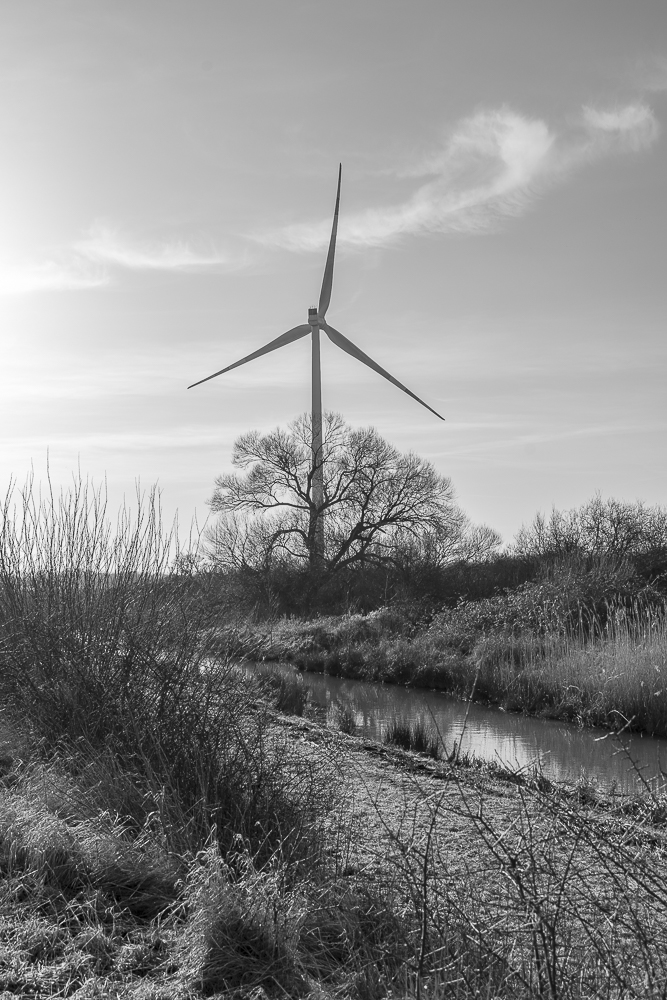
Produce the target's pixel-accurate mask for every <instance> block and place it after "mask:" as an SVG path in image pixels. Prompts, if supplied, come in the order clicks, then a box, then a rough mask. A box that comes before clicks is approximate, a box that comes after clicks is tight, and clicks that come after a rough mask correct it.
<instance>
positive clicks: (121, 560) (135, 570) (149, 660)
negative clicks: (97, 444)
mask: <svg viewBox="0 0 667 1000" xmlns="http://www.w3.org/2000/svg"><path fill="white" fill-rule="evenodd" d="M0 519H1V520H0V625H1V626H2V645H1V646H0V695H1V696H2V698H3V700H4V703H5V704H6V705H7V706H8V708H9V709H10V711H11V712H12V713H13V715H14V717H15V718H18V719H21V720H22V723H23V724H24V725H25V726H27V727H29V729H30V731H31V733H32V737H33V739H34V741H35V742H37V743H40V745H41V746H42V747H43V750H44V753H45V754H52V753H53V752H55V751H58V752H59V753H60V754H61V758H62V760H63V761H66V762H67V766H68V767H69V769H70V771H71V772H72V773H77V774H78V775H79V782H80V783H81V782H83V783H84V784H85V783H88V785H89V786H90V788H91V790H92V789H95V788H98V787H99V786H100V783H102V784H106V785H107V786H108V787H107V789H106V791H105V793H104V794H105V795H106V796H109V795H111V797H112V799H115V802H116V804H117V806H118V807H119V811H121V812H123V813H124V814H131V815H132V817H133V820H134V822H135V824H136V825H137V827H138V828H140V827H141V826H142V824H143V822H144V821H145V817H146V816H147V815H148V814H155V815H157V816H158V817H159V819H160V822H161V824H162V827H163V829H164V831H165V836H166V837H167V840H168V842H169V843H170V845H171V847H172V848H173V849H174V850H176V851H182V850H184V849H186V848H188V849H195V850H196V849H198V848H199V847H200V846H201V845H202V844H204V843H206V842H207V841H208V838H209V835H210V831H211V830H212V829H215V830H216V836H217V839H218V842H219V845H220V848H221V850H222V851H223V853H224V852H225V851H228V850H230V849H231V848H232V847H233V845H234V844H235V843H236V841H237V839H238V838H239V837H241V838H242V840H243V842H244V843H246V844H247V845H248V849H249V850H250V851H251V853H254V854H256V855H257V856H258V857H262V858H268V857H271V856H272V855H273V853H274V852H275V851H277V850H279V851H281V852H283V853H285V852H286V853H287V855H289V857H290V858H296V857H298V856H303V857H306V856H310V854H311V853H312V851H313V837H314V826H313V823H312V822H311V819H310V817H311V816H312V814H313V810H312V803H313V801H318V794H319V793H317V791H316V790H315V789H314V788H312V787H308V786H309V780H308V775H307V773H305V772H301V773H299V772H298V771H297V769H296V765H295V763H294V761H293V760H292V759H291V758H290V755H289V753H288V752H287V749H286V748H285V747H281V746H279V743H278V742H277V741H276V739H275V738H274V737H272V736H271V735H270V733H269V725H268V720H267V718H266V717H265V715H264V714H263V713H262V711H261V710H260V709H259V708H258V707H257V706H256V705H255V699H254V697H253V695H252V692H251V691H250V690H249V688H248V685H247V683H246V681H245V679H244V677H243V676H242V675H241V674H240V673H239V672H238V671H237V670H236V669H235V668H234V667H233V666H232V665H231V664H230V663H228V662H226V661H224V660H220V658H219V657H218V658H217V665H216V667H215V669H211V663H212V658H215V657H216V650H217V648H218V643H217V637H216V630H215V627H214V622H213V621H212V620H211V617H210V611H209V606H208V603H207V602H206V601H205V600H202V596H201V593H200V590H199V587H198V585H197V581H195V580H193V578H192V576H191V575H190V574H188V573H182V572H180V571H179V568H178V567H179V566H180V565H182V560H179V559H178V558H177V557H178V554H179V545H178V539H177V537H176V535H175V532H174V531H173V530H165V529H164V527H163V525H162V523H161V518H160V509H159V502H158V497H157V495H156V493H155V492H152V493H149V494H148V496H146V497H142V496H138V497H137V503H136V506H135V508H134V509H133V510H130V509H128V508H126V507H124V508H122V509H121V511H120V513H119V514H118V516H117V518H116V519H115V520H114V521H113V522H112V521H111V519H110V518H109V516H108V511H107V504H106V497H105V494H104V491H103V490H100V489H94V488H93V487H92V486H91V485H90V484H89V483H86V482H83V481H81V480H80V479H79V480H75V481H74V483H73V486H72V488H71V489H70V490H69V491H64V492H61V493H58V494H55V493H54V492H53V491H52V490H51V489H50V488H48V489H47V490H46V491H45V493H44V494H42V493H40V491H39V489H38V488H37V487H36V486H35V484H34V483H33V482H32V481H30V480H29V481H28V483H27V484H26V486H25V487H24V488H23V489H22V490H18V489H16V488H14V489H13V490H11V491H10V493H9V495H8V496H7V498H6V500H5V503H4V505H3V507H2V511H1V512H0ZM112 792H113V794H112ZM91 794H92V791H91ZM121 800H122V801H121ZM121 805H122V808H120V807H121ZM315 839H316V838H315Z"/></svg>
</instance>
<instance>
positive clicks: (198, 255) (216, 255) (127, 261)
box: [73, 224, 246, 271]
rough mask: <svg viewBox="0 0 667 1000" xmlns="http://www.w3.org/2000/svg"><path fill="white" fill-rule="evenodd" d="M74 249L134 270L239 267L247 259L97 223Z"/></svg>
mask: <svg viewBox="0 0 667 1000" xmlns="http://www.w3.org/2000/svg"><path fill="white" fill-rule="evenodd" d="M73 250H74V251H75V252H76V253H77V254H80V255H81V256H82V257H84V258H86V259H87V260H90V261H95V262H97V263H100V264H106V265H109V266H112V267H122V268H127V269H129V270H134V271H196V270H200V271H201V270H204V271H206V270H214V271H215V270H220V269H224V270H227V269H236V268H239V267H242V266H244V264H245V263H246V261H245V257H244V255H243V254H235V255H233V254H232V253H231V252H228V251H221V250H219V249H209V250H207V251H202V250H199V249H196V248H195V247H193V246H192V244H191V243H189V242H187V241H186V240H174V241H168V240H167V241H161V242H153V243H150V242H139V241H136V240H132V239H129V238H127V237H123V236H122V235H121V234H120V233H119V232H118V231H117V230H115V229H113V228H111V227H109V226H104V225H100V224H97V225H95V226H93V227H92V229H91V230H90V233H89V234H88V236H87V237H85V238H84V239H82V240H78V241H77V242H76V243H75V244H74V246H73Z"/></svg>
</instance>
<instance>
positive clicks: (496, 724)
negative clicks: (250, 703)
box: [254, 664, 667, 792]
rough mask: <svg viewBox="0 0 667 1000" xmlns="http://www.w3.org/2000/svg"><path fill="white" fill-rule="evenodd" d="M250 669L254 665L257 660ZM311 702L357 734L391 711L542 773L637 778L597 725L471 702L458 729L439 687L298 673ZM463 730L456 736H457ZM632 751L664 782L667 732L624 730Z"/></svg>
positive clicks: (448, 739) (381, 723)
mask: <svg viewBox="0 0 667 1000" xmlns="http://www.w3.org/2000/svg"><path fill="white" fill-rule="evenodd" d="M254 669H258V670H262V669H264V668H262V667H256V668H254ZM269 669H271V670H281V671H285V672H287V673H291V672H293V671H294V668H293V667H292V666H291V665H290V664H271V666H270V667H269ZM303 679H304V682H305V684H306V685H307V687H309V688H310V690H311V692H312V694H311V703H312V704H313V705H314V706H319V707H320V708H321V709H325V710H326V712H327V717H328V718H329V720H330V721H331V722H332V723H333V722H334V720H335V717H336V714H337V712H339V711H340V710H341V709H343V710H347V711H348V712H350V713H352V714H353V716H354V720H355V723H356V731H357V733H358V735H360V736H366V737H368V738H369V739H374V740H378V741H382V739H383V737H384V733H385V731H386V729H387V726H388V725H389V723H390V722H391V720H392V719H395V718H399V719H407V720H409V721H410V722H416V721H418V720H422V721H423V722H424V723H425V724H426V725H427V726H428V725H430V726H431V727H432V728H433V729H435V727H436V726H437V729H438V731H439V732H440V734H441V737H442V738H443V740H444V742H445V747H446V749H447V750H448V751H450V750H451V749H452V748H453V745H454V741H456V742H457V743H458V742H460V741H461V739H462V742H461V753H469V754H474V756H475V757H479V758H481V759H483V760H486V761H492V760H495V761H498V762H500V763H502V764H505V765H507V766H510V767H521V768H532V767H533V766H534V765H536V764H538V763H539V765H540V766H541V769H542V771H543V773H544V774H545V775H547V777H549V778H551V779H552V780H556V781H576V780H577V779H578V778H580V777H581V776H582V774H585V775H586V776H587V777H588V778H589V779H591V780H593V781H597V782H598V784H599V785H600V787H601V788H605V789H609V788H610V787H612V786H613V785H614V783H615V785H616V787H617V790H618V791H623V792H631V791H633V790H634V789H635V788H637V787H639V786H640V784H641V782H640V779H639V778H638V776H637V774H636V771H635V770H634V768H633V767H632V765H631V763H630V761H629V760H628V758H627V756H626V755H625V754H624V753H623V752H621V751H620V750H619V747H618V743H617V742H616V741H614V740H613V739H612V738H611V736H610V735H609V734H608V733H607V732H606V731H605V730H603V729H579V728H577V726H574V725H571V724H568V723H564V722H554V721H552V720H549V719H534V718H529V717H527V716H523V715H514V714H510V713H509V712H503V711H501V710H500V709H495V708H484V707H482V706H481V705H471V706H470V710H469V712H468V718H467V721H466V723H465V732H464V731H463V727H464V719H465V714H466V705H465V704H464V703H463V702H460V701H456V700H455V699H453V698H448V697H447V695H444V694H442V693H440V692H439V691H423V690H418V689H415V688H405V687H399V686H397V685H392V684H374V683H368V682H365V681H353V680H345V679H343V678H340V677H328V676H326V675H324V674H304V675H303ZM462 734H463V736H462ZM627 744H628V745H629V747H630V752H631V754H632V758H633V760H634V761H635V763H636V764H637V766H638V767H640V768H641V770H642V774H643V775H644V777H645V778H646V779H647V780H648V781H650V782H651V785H652V787H654V788H656V787H661V786H663V785H664V782H665V779H666V778H667V773H666V774H664V775H663V773H662V770H663V769H664V771H665V772H667V740H656V739H653V738H652V737H647V736H643V737H642V736H639V735H632V736H629V737H627Z"/></svg>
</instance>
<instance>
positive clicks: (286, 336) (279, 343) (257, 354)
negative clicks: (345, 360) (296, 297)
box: [188, 323, 310, 389]
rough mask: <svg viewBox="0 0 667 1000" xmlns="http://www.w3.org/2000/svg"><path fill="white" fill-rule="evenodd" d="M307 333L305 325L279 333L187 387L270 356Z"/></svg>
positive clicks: (308, 330) (189, 387) (307, 329)
mask: <svg viewBox="0 0 667 1000" xmlns="http://www.w3.org/2000/svg"><path fill="white" fill-rule="evenodd" d="M309 333H310V327H309V326H308V324H307V323H303V324H302V325H301V326H295V327H294V328H293V329H292V330H288V331H287V333H281V335H280V336H279V337H276V339H275V340H272V341H271V342H270V343H269V344H266V345H265V346H264V347H260V349H259V350H258V351H253V352H252V354H247V355H246V357H245V358H241V360H240V361H235V362H234V364H233V365H227V367H226V368H221V369H220V371H219V372H213V374H212V375H207V376H206V378H201V379H200V380H199V381H198V382H193V383H192V385H189V386H188V389H193V388H194V387H195V386H196V385H201V384H202V382H208V381H209V379H212V378H217V377H218V375H224V374H225V372H230V371H231V370H232V368H238V367H239V365H244V364H245V363H246V362H247V361H254V360H255V358H261V356H262V355H263V354H270V352H271V351H277V350H278V348H279V347H285V345H286V344H291V343H292V342H293V341H295V340H299V339H300V338H301V337H305V336H306V335H307V334H309Z"/></svg>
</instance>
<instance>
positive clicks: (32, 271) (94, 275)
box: [0, 255, 110, 295]
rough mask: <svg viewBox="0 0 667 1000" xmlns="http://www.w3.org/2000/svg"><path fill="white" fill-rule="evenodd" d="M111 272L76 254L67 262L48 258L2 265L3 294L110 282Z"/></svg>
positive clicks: (55, 289)
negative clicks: (38, 261) (109, 273)
mask: <svg viewBox="0 0 667 1000" xmlns="http://www.w3.org/2000/svg"><path fill="white" fill-rule="evenodd" d="M109 280H110V279H109V275H108V274H107V273H106V271H105V270H103V269H101V268H99V267H92V266H91V264H90V262H88V261H82V260H81V259H80V258H78V257H77V256H76V255H74V256H72V257H71V259H70V260H68V261H58V260H45V261H42V262H40V263H26V264H23V265H20V264H19V265H11V266H7V267H3V266H1V265H0V295H26V294H29V293H31V292H54V291H77V290H79V289H85V288H99V287H100V286H101V285H107V284H109Z"/></svg>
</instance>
